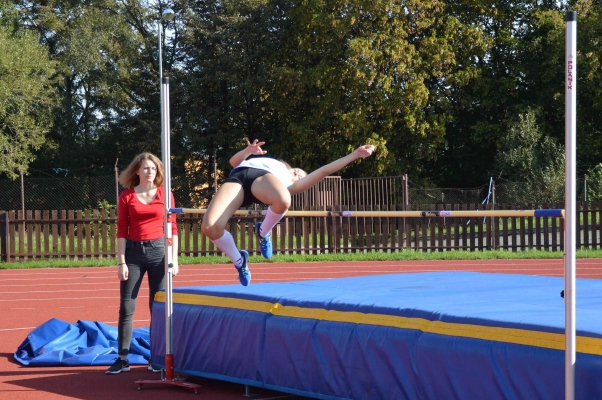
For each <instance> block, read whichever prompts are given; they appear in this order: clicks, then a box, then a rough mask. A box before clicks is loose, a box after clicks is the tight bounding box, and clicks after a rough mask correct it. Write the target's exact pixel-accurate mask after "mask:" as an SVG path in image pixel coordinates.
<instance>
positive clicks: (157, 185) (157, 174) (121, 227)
mask: <svg viewBox="0 0 602 400" xmlns="http://www.w3.org/2000/svg"><path fill="white" fill-rule="evenodd" d="M119 183H120V184H121V185H122V186H123V187H125V188H127V190H125V191H124V192H123V193H121V195H120V196H119V204H118V205H117V260H118V263H119V266H118V267H117V276H118V277H119V281H120V302H119V322H118V326H117V342H118V352H119V358H117V359H116V360H115V363H114V364H113V365H112V366H111V367H110V368H109V369H107V371H106V373H107V374H118V373H120V372H122V371H129V370H130V365H129V362H128V353H129V350H130V341H131V340H132V320H133V316H134V311H135V309H136V299H137V297H138V292H139V290H140V286H141V285H142V280H143V279H144V274H145V273H148V286H149V307H150V308H151V312H152V306H153V300H154V298H155V294H156V293H157V292H158V291H159V290H161V289H164V288H165V234H164V221H163V218H164V214H165V201H164V191H163V190H164V189H163V186H162V185H163V163H162V162H161V160H159V158H157V157H156V156H155V155H153V154H151V153H142V154H139V155H137V156H136V157H135V158H134V160H133V161H132V162H131V164H130V165H129V166H128V167H127V168H126V169H125V170H124V171H123V172H122V173H121V174H120V175H119ZM170 196H171V206H172V207H174V206H175V201H174V198H173V194H172V193H170ZM172 238H173V240H172V243H173V246H172V258H171V259H172V274H173V275H174V276H175V275H177V273H178V227H177V225H176V223H175V222H174V223H173V224H172ZM149 370H154V369H153V368H152V366H151V365H150V364H149Z"/></svg>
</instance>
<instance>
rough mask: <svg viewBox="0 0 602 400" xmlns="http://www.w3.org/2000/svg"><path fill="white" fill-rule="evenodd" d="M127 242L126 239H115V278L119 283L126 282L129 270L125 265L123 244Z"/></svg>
mask: <svg viewBox="0 0 602 400" xmlns="http://www.w3.org/2000/svg"><path fill="white" fill-rule="evenodd" d="M126 242H127V239H126V238H118V239H117V263H118V264H119V265H118V266H117V277H118V278H119V280H120V281H127V280H128V275H129V270H128V266H127V264H126V263H125V244H126Z"/></svg>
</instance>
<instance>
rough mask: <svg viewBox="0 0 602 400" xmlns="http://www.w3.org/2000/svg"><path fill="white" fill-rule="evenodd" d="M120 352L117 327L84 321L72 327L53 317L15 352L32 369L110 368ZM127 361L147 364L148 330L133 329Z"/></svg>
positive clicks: (18, 358) (17, 358)
mask: <svg viewBox="0 0 602 400" xmlns="http://www.w3.org/2000/svg"><path fill="white" fill-rule="evenodd" d="M117 351H118V349H117V328H116V327H114V326H111V325H108V324H105V323H102V322H93V321H82V320H80V321H77V323H75V324H70V323H68V322H65V321H61V320H60V319H56V318H53V319H50V320H48V321H46V322H45V323H43V324H42V325H40V326H39V327H37V328H36V329H34V330H33V331H31V333H30V334H29V335H27V339H25V340H24V341H23V343H21V345H20V346H19V348H18V349H17V351H15V360H17V361H18V362H20V363H21V364H23V365H29V366H32V367H50V366H59V365H62V366H75V365H111V364H113V361H114V360H115V358H117V357H118V355H117ZM128 359H129V361H130V364H146V363H148V359H150V332H149V328H148V327H144V328H136V329H134V331H133V334H132V341H131V343H130V354H129V356H128Z"/></svg>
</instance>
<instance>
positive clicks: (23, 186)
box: [19, 170, 25, 218]
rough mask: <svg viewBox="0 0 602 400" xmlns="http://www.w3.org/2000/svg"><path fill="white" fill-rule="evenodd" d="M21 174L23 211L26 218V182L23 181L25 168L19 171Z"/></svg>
mask: <svg viewBox="0 0 602 400" xmlns="http://www.w3.org/2000/svg"><path fill="white" fill-rule="evenodd" d="M19 175H21V211H23V218H25V184H24V182H23V170H20V171H19Z"/></svg>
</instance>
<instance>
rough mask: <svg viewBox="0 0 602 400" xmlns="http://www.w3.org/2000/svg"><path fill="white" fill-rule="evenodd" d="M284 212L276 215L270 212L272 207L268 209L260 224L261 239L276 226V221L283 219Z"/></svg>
mask: <svg viewBox="0 0 602 400" xmlns="http://www.w3.org/2000/svg"><path fill="white" fill-rule="evenodd" d="M286 211H288V210H286ZM286 211H285V212H284V213H283V214H276V213H275V212H274V211H272V207H268V210H267V211H266V213H265V218H264V219H263V221H262V222H261V229H260V232H259V234H260V235H261V237H266V236H267V235H268V234H269V233H270V231H271V230H272V228H273V227H275V226H276V224H277V223H278V221H280V220H281V219H282V217H284V215H285V214H286Z"/></svg>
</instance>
